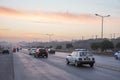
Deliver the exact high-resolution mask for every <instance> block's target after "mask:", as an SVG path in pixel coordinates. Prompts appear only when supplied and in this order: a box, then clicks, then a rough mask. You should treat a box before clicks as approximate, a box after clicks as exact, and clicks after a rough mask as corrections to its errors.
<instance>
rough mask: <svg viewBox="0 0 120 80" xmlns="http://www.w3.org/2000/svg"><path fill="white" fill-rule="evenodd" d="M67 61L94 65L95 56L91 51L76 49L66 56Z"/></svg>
mask: <svg viewBox="0 0 120 80" xmlns="http://www.w3.org/2000/svg"><path fill="white" fill-rule="evenodd" d="M66 63H67V64H69V63H73V64H75V66H77V67H78V66H79V65H82V64H89V65H90V67H93V66H94V63H95V58H94V57H93V55H92V54H91V53H90V52H89V51H87V50H86V51H85V50H75V51H73V52H72V54H70V55H68V56H67V58H66Z"/></svg>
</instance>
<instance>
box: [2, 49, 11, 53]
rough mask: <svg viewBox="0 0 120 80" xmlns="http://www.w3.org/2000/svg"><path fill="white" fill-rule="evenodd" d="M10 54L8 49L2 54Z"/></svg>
mask: <svg viewBox="0 0 120 80" xmlns="http://www.w3.org/2000/svg"><path fill="white" fill-rule="evenodd" d="M9 53H10V52H9V50H8V49H4V50H3V51H2V54H9Z"/></svg>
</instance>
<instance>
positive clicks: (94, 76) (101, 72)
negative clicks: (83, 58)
mask: <svg viewBox="0 0 120 80" xmlns="http://www.w3.org/2000/svg"><path fill="white" fill-rule="evenodd" d="M68 54H69V53H63V52H56V54H55V55H54V54H50V55H49V57H48V58H34V56H31V55H29V54H28V52H27V50H22V51H20V52H16V53H13V60H14V80H119V79H120V71H119V70H117V69H116V70H115V69H112V67H109V68H108V67H107V68H106V67H102V66H106V65H105V64H104V63H105V62H104V60H106V61H109V59H110V58H111V57H108V58H104V57H101V56H100V57H98V56H95V57H96V64H95V66H94V67H93V68H90V67H89V66H86V65H85V66H82V67H75V66H74V65H72V64H71V65H66V63H65V57H66V55H68ZM103 58H104V60H103ZM112 59H113V58H112ZM102 60H103V64H101V62H102ZM114 61H115V63H114V65H113V66H116V65H117V66H118V69H119V67H120V66H119V65H120V61H119V60H117V61H116V60H115V59H113V62H114ZM106 63H107V62H106ZM99 64H100V65H99ZM115 64H116V65H115ZM109 65H110V64H109V62H108V64H107V66H109Z"/></svg>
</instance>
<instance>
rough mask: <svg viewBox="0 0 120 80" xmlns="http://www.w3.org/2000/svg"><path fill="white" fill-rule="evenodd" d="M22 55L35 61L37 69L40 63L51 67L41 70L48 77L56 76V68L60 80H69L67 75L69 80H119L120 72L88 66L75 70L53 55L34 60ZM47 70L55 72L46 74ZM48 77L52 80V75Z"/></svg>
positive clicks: (62, 59) (63, 59)
mask: <svg viewBox="0 0 120 80" xmlns="http://www.w3.org/2000/svg"><path fill="white" fill-rule="evenodd" d="M24 55H25V56H29V57H27V58H26V59H32V60H33V62H35V63H36V61H37V63H36V66H38V67H40V64H41V63H43V64H41V65H45V64H46V66H51V67H52V68H50V67H47V68H42V69H46V70H47V71H45V70H44V71H45V72H44V73H46V74H48V75H49V73H50V74H54V73H55V74H56V72H58V71H57V70H56V68H57V69H59V70H60V71H62V72H60V71H59V73H58V75H57V76H61V78H63V79H64V78H67V79H68V78H69V76H66V75H67V74H69V75H72V78H69V80H76V79H73V76H74V77H75V78H77V80H80V79H81V80H95V79H98V80H106V79H109V80H119V76H120V72H116V71H111V70H106V69H103V68H99V67H94V68H90V67H89V66H83V67H79V68H76V67H75V66H73V65H69V66H68V65H66V63H65V58H62V57H58V56H54V54H53V55H49V58H48V59H46V58H34V57H33V56H30V55H27V54H24ZM30 57H31V58H30ZM43 67H45V66H43ZM31 69H32V68H31ZM38 69H39V68H38ZM49 69H51V71H55V72H54V73H51V71H50V72H48V71H49ZM64 73H65V74H64ZM61 74H64V75H61ZM44 75H45V74H44ZM49 77H50V78H51V79H53V76H52V75H50V76H49ZM49 77H48V78H49ZM61 78H60V79H61ZM55 80H59V79H55Z"/></svg>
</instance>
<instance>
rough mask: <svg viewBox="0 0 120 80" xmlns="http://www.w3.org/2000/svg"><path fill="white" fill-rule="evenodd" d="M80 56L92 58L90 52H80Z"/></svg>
mask: <svg viewBox="0 0 120 80" xmlns="http://www.w3.org/2000/svg"><path fill="white" fill-rule="evenodd" d="M80 56H92V54H91V53H90V52H80Z"/></svg>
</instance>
